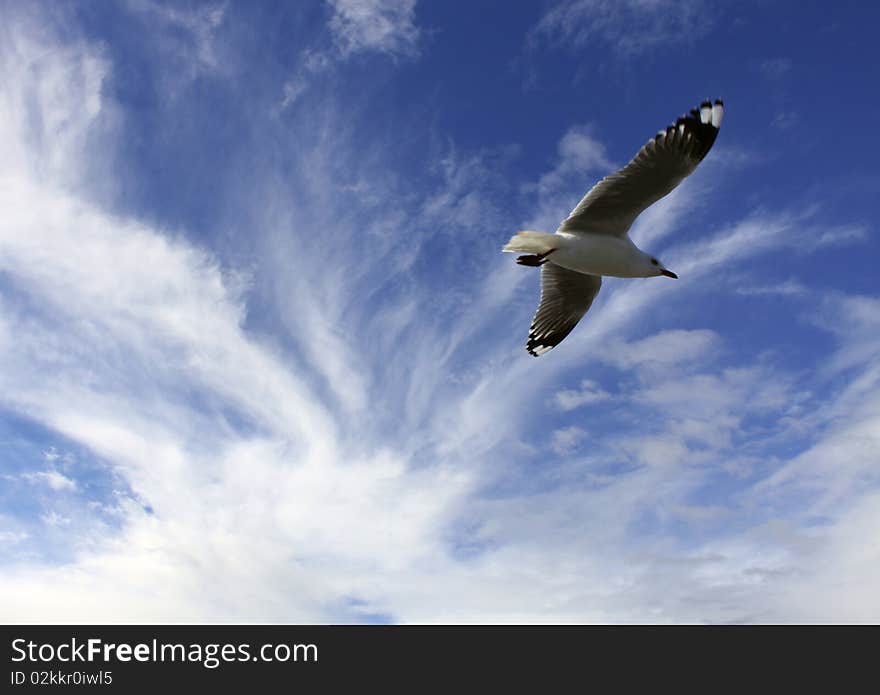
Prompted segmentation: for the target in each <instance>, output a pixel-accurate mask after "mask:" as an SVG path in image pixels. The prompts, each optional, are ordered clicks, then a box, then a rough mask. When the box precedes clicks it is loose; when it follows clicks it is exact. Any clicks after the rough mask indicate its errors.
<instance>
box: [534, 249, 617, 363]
mask: <svg viewBox="0 0 880 695" xmlns="http://www.w3.org/2000/svg"><path fill="white" fill-rule="evenodd" d="M600 287H602V278H601V277H600V276H599V275H586V274H584V273H577V272H575V271H573V270H567V269H566V268H563V267H562V266H558V265H556V264H555V263H552V262H550V263H545V264H544V265H543V266H542V267H541V303H540V304H539V305H538V311H537V312H535V318H534V319H532V327H531V328H530V329H529V341H528V342H527V343H526V350H528V351H529V354H531V355H534V356H535V357H537V356H538V355H542V354H544V353H545V352H547V350H549V349H550V348H552V347H555V346H556V345H559V343H560V342H562V339H563V338H565V336H567V335H568V334H569V333H571V329H572V328H574V327H575V326H576V325H577V323H578V321H580V320H581V317H582V316H583V315H584V314H586V313H587V310H588V309H589V308H590V305H591V304H592V303H593V299H595V298H596V295H597V294H598V293H599V288H600Z"/></svg>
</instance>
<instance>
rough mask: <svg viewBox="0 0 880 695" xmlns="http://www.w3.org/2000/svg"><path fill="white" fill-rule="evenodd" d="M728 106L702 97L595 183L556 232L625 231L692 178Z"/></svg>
mask: <svg viewBox="0 0 880 695" xmlns="http://www.w3.org/2000/svg"><path fill="white" fill-rule="evenodd" d="M723 115H724V104H723V102H722V101H721V100H720V99H717V100H716V101H715V103H714V104H712V103H711V102H709V101H704V102H703V103H702V104H701V105H700V108H699V109H692V110H691V112H690V114H688V115H685V116H682V117H681V118H679V119H678V120H677V121H676V122H675V123H673V124H672V125H670V126H669V127H668V128H666V130H661V131H660V132H659V133H657V135H656V136H654V137H653V138H652V139H651V140H649V141H648V142H647V144H645V146H644V147H642V149H640V150H639V152H638V154H636V156H635V157H633V159H632V161H631V162H630V163H629V164H627V165H626V166H625V167H624V168H623V169H621V170H620V171H618V172H617V173H614V174H611V175H610V176H606V177H605V178H604V179H602V180H601V181H599V183H597V184H596V185H595V186H593V187H592V188H591V189H590V190H589V191H588V192H587V194H586V195H585V196H584V197H583V199H582V200H581V202H580V203H578V206H577V207H576V208H575V209H574V210H572V212H571V214H570V215H569V216H568V217H567V218H566V219H565V220H563V222H562V224H561V225H559V229H558V230H557V231H560V232H591V233H598V234H616V235H623V234H626V232H627V231H628V230H629V228H630V226H631V225H632V223H633V222H634V221H635V219H636V217H638V216H639V214H640V213H641V212H642V210H644V209H645V208H647V207H648V206H649V205H652V204H653V203H656V202H657V201H658V200H660V198H662V197H663V196H665V195H666V194H667V193H669V192H670V191H671V190H672V189H673V188H675V187H676V186H677V185H678V184H679V183H681V182H682V180H684V179H685V178H686V177H687V176H689V175H690V174H691V173H692V172H693V171H694V169H696V168H697V165H698V164H699V163H700V162H701V161H702V160H703V157H705V156H706V154H707V153H708V152H709V150H710V149H711V148H712V143H714V142H715V138H716V136H717V135H718V129H719V128H720V127H721V118H722V116H723Z"/></svg>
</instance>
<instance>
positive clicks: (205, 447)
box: [0, 0, 880, 623]
mask: <svg viewBox="0 0 880 695" xmlns="http://www.w3.org/2000/svg"><path fill="white" fill-rule="evenodd" d="M0 15H2V20H3V21H2V22H0V26H2V28H0V71H2V77H3V79H2V80H0V93H2V98H0V197H2V209H3V210H4V214H3V216H2V219H0V478H2V485H0V614H2V615H3V616H4V618H5V619H6V620H10V621H22V622H41V621H45V622H59V621H61V622H64V621H77V622H117V621H123V622H126V621H159V622H162V621H185V622H211V621H227V622H228V621H253V622H332V623H339V622H377V621H378V622H438V621H440V622H487V621H492V622H553V623H555V622H633V621H635V622H646V621H647V622H800V621H831V622H835V621H871V622H875V621H877V620H880V599H878V594H877V592H876V590H875V578H876V577H877V576H878V574H880V549H878V545H877V544H876V543H875V542H874V540H873V539H876V538H877V536H878V533H880V468H878V464H880V395H878V394H880V388H878V382H880V352H878V345H880V299H878V297H877V289H878V285H877V270H876V267H875V266H876V260H875V259H876V258H877V256H878V252H880V241H878V236H877V229H876V217H877V214H876V213H877V205H876V202H875V201H876V200H877V194H878V192H880V175H878V173H877V170H876V163H875V159H876V147H875V146H874V145H873V144H872V140H871V138H870V137H869V136H868V135H866V134H867V133H869V129H870V128H871V127H872V125H873V124H874V123H875V122H877V120H878V118H880V97H878V96H877V93H876V89H874V88H873V84H874V81H875V79H876V78H875V75H876V68H877V64H876V63H877V61H876V56H875V51H874V49H873V40H874V37H873V28H874V27H875V26H876V24H877V21H878V19H880V16H878V15H880V12H878V10H877V9H874V8H869V7H868V6H867V4H865V3H851V4H843V5H836V6H835V7H834V9H833V10H829V9H828V6H827V5H826V4H823V3H815V4H813V3H785V2H779V3H767V2H755V3H736V4H734V3H708V2H694V3H688V4H687V7H686V9H682V6H681V5H680V3H672V2H666V1H665V0H653V1H651V2H646V1H644V0H623V1H620V2H614V3H611V2H603V1H602V0H547V1H546V2H523V3H508V2H505V3H501V2H472V3H446V2H442V3H441V2H424V1H421V2H416V0H328V1H327V2H319V1H317V0H315V1H314V2H311V3H306V2H303V3H270V2H263V3H233V2H227V3H216V2H209V3H199V2H177V3H171V2H169V3H164V2H158V0H128V1H126V2H118V3H86V2H82V3H59V2H52V3H30V2H28V3H25V2H3V3H2V4H0ZM707 97H709V98H716V97H721V98H723V99H724V100H725V105H726V112H725V121H724V125H723V127H722V130H721V133H720V135H719V138H718V141H717V142H716V144H715V146H714V148H713V150H712V152H711V153H710V155H709V156H708V157H707V159H706V160H705V161H704V162H703V163H702V164H701V165H700V167H699V168H698V170H697V171H696V173H695V174H694V175H693V176H692V177H691V178H690V179H688V180H687V181H686V182H685V183H684V184H683V185H682V186H680V187H679V188H678V189H677V190H676V191H675V192H674V193H673V194H672V195H670V196H669V197H667V198H666V199H664V200H663V201H661V202H660V203H658V204H657V205H656V206H654V207H652V208H651V209H650V210H649V211H647V212H646V213H645V214H644V215H643V216H642V217H641V218H640V219H639V220H638V221H637V223H636V225H635V226H634V227H633V230H632V236H633V238H634V239H635V240H636V242H637V243H638V244H639V245H640V246H641V247H642V248H645V249H647V250H649V251H650V252H651V253H654V254H656V255H657V256H659V257H660V258H662V259H663V261H664V263H665V264H666V265H667V266H668V267H669V268H671V269H672V270H674V271H675V272H676V273H678V275H679V277H680V280H678V281H677V282H674V281H670V280H667V279H665V278H650V279H640V280H616V279H609V280H607V281H606V283H605V285H604V287H603V289H602V292H601V293H600V295H599V297H598V299H597V300H596V303H595V304H594V305H593V308H592V309H591V311H590V313H589V314H588V315H587V317H586V318H585V319H584V320H583V321H582V323H581V324H580V325H579V326H578V327H577V328H576V329H575V331H574V332H573V333H572V335H571V336H569V337H568V338H567V339H566V340H565V341H564V342H563V343H562V344H561V345H560V346H559V347H558V348H556V349H554V350H553V351H551V352H549V353H547V354H546V355H544V356H542V357H541V358H539V359H534V358H532V357H530V356H529V355H528V354H526V352H525V350H524V347H523V346H524V342H525V339H526V335H527V332H528V325H529V321H530V319H531V316H532V313H533V312H534V309H535V306H536V303H537V298H538V282H539V276H538V273H537V272H534V271H533V270H530V269H527V268H522V267H519V266H516V265H515V264H514V263H513V259H512V258H511V257H510V256H509V255H508V254H504V255H502V254H501V253H500V248H501V246H502V244H503V243H504V242H505V241H507V239H508V238H509V237H510V235H511V234H512V233H513V232H515V231H516V230H519V229H543V230H546V231H552V230H554V229H555V227H556V225H557V223H558V222H559V220H560V219H562V218H563V217H564V216H565V215H566V214H567V213H568V212H569V210H570V209H571V208H572V207H574V205H575V204H576V203H577V201H578V200H579V198H580V196H581V195H582V194H583V193H584V192H585V191H586V190H587V189H588V188H589V187H590V186H591V185H592V184H593V183H594V182H595V181H596V180H597V179H598V178H600V177H601V176H603V175H605V174H607V173H609V172H610V171H612V170H614V169H615V168H616V167H618V166H621V165H623V164H624V163H625V162H626V161H628V159H629V158H630V157H631V156H632V155H633V154H634V153H635V152H636V150H637V149H638V148H639V147H640V146H641V145H642V144H643V143H644V142H645V141H646V140H647V139H648V138H649V137H651V136H652V135H653V134H654V133H655V132H656V131H657V130H658V129H660V128H662V127H664V126H665V125H666V124H667V123H669V122H671V121H672V120H674V119H675V118H676V117H677V116H678V115H680V114H681V113H683V112H684V111H686V110H687V109H689V108H691V107H693V106H695V105H696V104H698V103H699V102H700V101H701V100H702V99H704V98H707Z"/></svg>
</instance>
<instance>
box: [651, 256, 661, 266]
mask: <svg viewBox="0 0 880 695" xmlns="http://www.w3.org/2000/svg"><path fill="white" fill-rule="evenodd" d="M651 264H652V265H660V264H659V263H658V262H657V259H656V258H652V259H651Z"/></svg>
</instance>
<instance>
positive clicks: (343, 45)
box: [278, 0, 421, 111]
mask: <svg viewBox="0 0 880 695" xmlns="http://www.w3.org/2000/svg"><path fill="white" fill-rule="evenodd" d="M326 1H327V4H328V5H329V6H330V8H331V9H332V15H331V16H330V19H329V20H328V22H327V28H328V30H329V32H330V37H331V40H332V43H333V46H332V48H331V47H320V48H306V49H304V50H303V51H302V54H301V56H300V61H299V66H298V67H297V69H296V71H295V72H294V74H293V76H292V77H291V78H290V79H288V80H287V82H285V83H284V86H283V88H282V92H283V94H282V99H281V102H280V104H279V107H278V110H279V111H283V110H284V109H286V108H287V107H289V106H291V105H292V104H294V103H295V102H296V101H297V100H299V99H300V97H302V95H303V94H305V93H306V92H307V91H308V89H309V87H310V86H311V84H312V83H313V82H314V80H315V79H316V78H317V77H318V76H319V75H322V74H325V73H327V72H328V71H330V70H332V69H333V68H334V67H336V66H337V65H338V64H340V63H344V62H346V61H347V60H349V59H350V58H352V57H353V56H356V55H358V54H366V53H378V54H384V55H386V56H389V57H390V58H392V59H395V60H396V59H398V58H401V57H406V58H415V57H417V56H418V55H419V39H420V37H421V31H420V29H419V27H418V26H417V25H416V21H415V10H416V0H326Z"/></svg>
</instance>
